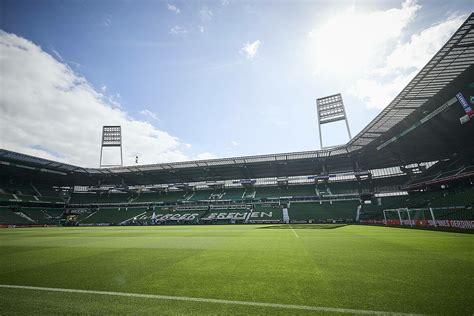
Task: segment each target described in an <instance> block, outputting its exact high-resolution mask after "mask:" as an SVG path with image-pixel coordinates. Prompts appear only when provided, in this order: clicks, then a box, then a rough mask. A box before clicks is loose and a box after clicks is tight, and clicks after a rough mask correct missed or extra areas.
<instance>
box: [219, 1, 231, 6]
mask: <svg viewBox="0 0 474 316" xmlns="http://www.w3.org/2000/svg"><path fill="white" fill-rule="evenodd" d="M229 3H230V1H229V0H221V5H222V6H226V5H228V4H229Z"/></svg>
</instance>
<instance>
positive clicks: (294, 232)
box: [290, 225, 300, 238]
mask: <svg viewBox="0 0 474 316" xmlns="http://www.w3.org/2000/svg"><path fill="white" fill-rule="evenodd" d="M290 227H291V231H292V232H293V234H295V236H296V238H300V236H298V234H297V233H296V231H295V230H294V229H293V226H291V225H290Z"/></svg>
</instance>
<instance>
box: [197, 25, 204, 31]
mask: <svg viewBox="0 0 474 316" xmlns="http://www.w3.org/2000/svg"><path fill="white" fill-rule="evenodd" d="M198 30H199V32H201V33H204V26H202V25H199V26H198Z"/></svg>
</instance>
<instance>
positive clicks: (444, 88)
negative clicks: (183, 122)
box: [0, 13, 474, 185]
mask: <svg viewBox="0 0 474 316" xmlns="http://www.w3.org/2000/svg"><path fill="white" fill-rule="evenodd" d="M473 78H474V14H472V13H471V15H470V16H469V17H468V19H467V20H466V21H465V22H464V23H463V25H462V26H461V27H460V28H459V29H458V30H457V31H456V32H455V33H454V35H453V36H452V37H451V38H450V39H449V40H448V42H447V43H446V44H445V45H444V46H443V47H442V48H441V50H440V51H439V52H437V53H436V54H435V56H434V57H433V58H432V59H431V60H430V61H429V62H428V63H427V64H426V66H425V67H423V69H421V71H420V72H419V73H418V74H417V75H416V76H415V77H414V78H413V79H412V80H411V82H410V83H409V84H408V85H407V86H406V87H405V88H404V89H403V90H402V91H401V92H400V93H399V95H398V96H396V97H395V99H394V100H393V101H392V102H391V103H390V104H389V105H388V106H387V107H386V108H385V109H384V110H383V111H382V112H381V113H380V114H379V115H378V116H377V117H376V118H375V119H374V120H373V121H372V122H370V123H369V124H368V125H367V127H365V128H364V129H363V130H362V131H361V132H360V133H359V134H358V135H356V136H355V137H354V138H353V139H351V140H350V141H349V142H348V143H347V144H345V145H342V146H337V147H332V148H328V149H323V150H315V151H305V152H292V153H280V154H269V155H258V156H246V157H234V158H223V159H210V160H197V161H186V162H174V163H160V164H151V165H138V166H125V167H113V168H102V169H98V168H82V167H78V166H73V165H69V164H64V163H60V162H56V161H51V160H46V159H41V158H37V157H32V156H28V155H24V154H20V153H15V152H11V151H8V150H3V149H0V168H1V169H0V170H3V171H5V173H7V174H8V173H9V174H11V173H14V174H18V173H19V172H20V170H21V173H26V174H31V173H32V172H33V173H35V174H36V175H37V176H39V177H42V176H45V180H46V178H50V179H51V178H52V177H54V178H55V179H54V180H55V181H56V182H57V181H60V182H62V183H64V184H70V185H73V184H74V185H95V184H97V183H98V182H99V181H100V183H102V184H105V183H108V184H127V185H133V184H158V183H179V182H198V181H215V180H226V179H248V178H265V177H283V176H298V175H314V174H320V173H324V172H346V171H352V170H368V169H374V168H382V167H389V166H395V165H401V164H409V163H415V162H422V161H431V160H437V159H443V158H446V157H448V156H451V155H455V154H462V153H463V152H467V151H469V152H470V151H472V150H473V148H474V139H473V138H472V135H474V124H473V123H474V122H469V124H465V125H461V124H460V123H459V117H460V116H462V114H463V110H462V108H461V107H460V106H458V107H455V106H454V107H453V106H451V105H452V104H454V102H455V101H456V100H455V98H454V96H455V94H456V93H458V92H460V91H465V89H466V87H468V85H469V84H470V83H471V82H472V81H473ZM411 131H414V132H411ZM66 175H67V178H66V177H64V176H66Z"/></svg>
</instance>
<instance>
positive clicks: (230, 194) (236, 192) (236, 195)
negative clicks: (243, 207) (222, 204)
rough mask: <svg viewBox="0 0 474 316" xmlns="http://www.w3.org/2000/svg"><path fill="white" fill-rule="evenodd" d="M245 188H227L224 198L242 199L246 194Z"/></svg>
mask: <svg viewBox="0 0 474 316" xmlns="http://www.w3.org/2000/svg"><path fill="white" fill-rule="evenodd" d="M244 192H245V189H243V188H242V189H226V190H225V191H224V195H223V196H222V200H241V199H242V195H243V194H244Z"/></svg>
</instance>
